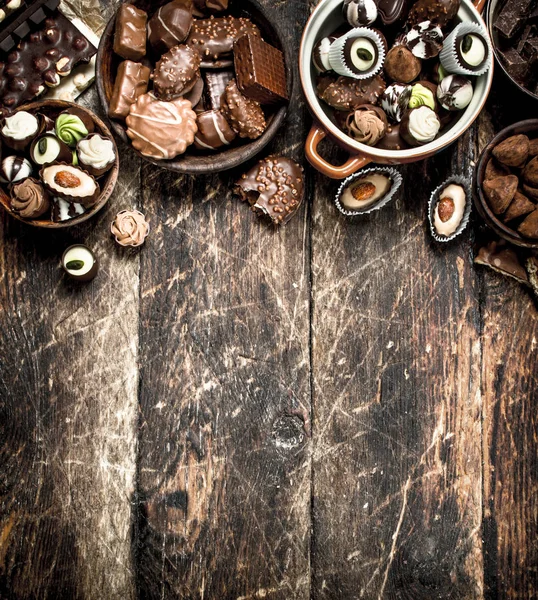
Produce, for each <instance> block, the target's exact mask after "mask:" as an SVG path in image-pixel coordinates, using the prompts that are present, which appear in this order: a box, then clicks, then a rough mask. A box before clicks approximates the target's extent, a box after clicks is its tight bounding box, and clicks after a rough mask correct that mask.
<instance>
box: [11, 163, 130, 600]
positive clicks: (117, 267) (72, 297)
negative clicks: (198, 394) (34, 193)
mask: <svg viewBox="0 0 538 600" xmlns="http://www.w3.org/2000/svg"><path fill="white" fill-rule="evenodd" d="M133 181H134V183H135V185H134V186H133ZM138 189H139V185H138V169H136V168H135V169H134V170H132V169H130V168H129V167H128V166H127V165H124V167H123V170H122V176H121V180H120V182H119V185H118V187H117V189H116V192H115V194H114V196H113V198H112V199H111V201H110V205H109V207H108V209H107V210H106V211H103V213H102V214H100V215H99V216H98V217H97V218H96V220H95V221H94V222H93V223H92V224H91V225H89V224H84V225H82V226H80V227H77V228H74V229H73V230H67V231H66V232H65V233H56V232H54V233H52V232H51V231H46V232H45V231H41V230H35V229H33V228H30V227H28V226H25V225H23V224H20V223H17V222H16V221H14V220H13V219H9V218H7V217H5V216H4V215H3V216H2V221H1V226H0V227H1V232H0V236H1V237H2V240H3V243H2V245H1V250H0V347H1V348H2V349H3V350H2V355H1V359H0V365H1V368H0V461H1V464H2V468H1V471H0V472H1V475H0V507H1V512H0V597H1V598H2V599H4V598H6V599H8V598H9V599H11V598H17V599H19V598H21V599H22V598H40V599H42V598H43V599H45V598H62V599H63V598H73V599H76V598H105V597H106V598H113V599H115V598H121V599H129V598H132V597H133V595H134V587H133V577H132V567H131V543H130V542H131V538H130V534H131V531H130V530H131V528H130V520H131V519H130V518H131V501H132V494H133V492H134V475H135V448H136V428H135V427H136V415H137V385H138V384H137V382H138V371H137V353H138V346H137V335H138V269H139V260H138V258H137V257H129V256H127V255H125V254H121V253H118V252H116V251H115V249H114V244H113V242H112V240H111V238H110V235H109V229H108V228H109V227H110V220H111V218H112V215H113V213H114V211H115V210H116V209H117V208H118V204H120V202H125V201H126V200H127V201H129V202H132V201H136V195H137V190H138ZM133 193H134V195H133ZM75 241H77V242H85V243H87V244H88V245H90V246H91V247H92V248H93V249H94V250H95V252H96V253H97V255H98V258H99V260H100V264H101V275H100V277H98V279H96V280H95V281H94V282H93V283H91V284H89V285H87V286H83V287H78V286H76V285H74V284H71V283H69V282H68V281H66V280H65V279H64V277H63V276H62V272H61V270H60V268H59V257H60V256H61V254H62V251H63V250H64V249H65V248H66V247H67V246H68V245H69V244H70V243H73V242H75Z"/></svg>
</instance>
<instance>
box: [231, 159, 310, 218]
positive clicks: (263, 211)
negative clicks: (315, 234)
mask: <svg viewBox="0 0 538 600" xmlns="http://www.w3.org/2000/svg"><path fill="white" fill-rule="evenodd" d="M234 192H235V193H236V194H237V195H238V196H240V198H241V199H242V200H245V201H248V203H249V204H250V206H251V208H252V210H253V211H254V212H256V213H257V214H258V215H265V216H267V217H269V218H270V219H271V220H272V222H273V223H274V224H275V225H284V224H285V223H287V222H288V221H289V220H290V219H291V218H292V217H293V215H294V214H295V213H296V212H297V210H298V208H299V207H300V206H301V202H302V201H303V196H304V173H303V168H302V167H301V165H299V164H297V163H296V162H295V161H294V160H292V159H291V158H287V157H285V156H269V157H267V158H265V159H263V160H260V161H259V162H258V164H257V165H255V166H254V167H253V168H252V169H251V170H250V171H249V172H248V173H245V174H244V175H243V176H242V177H241V179H240V180H239V181H238V182H237V183H236V185H235V188H234Z"/></svg>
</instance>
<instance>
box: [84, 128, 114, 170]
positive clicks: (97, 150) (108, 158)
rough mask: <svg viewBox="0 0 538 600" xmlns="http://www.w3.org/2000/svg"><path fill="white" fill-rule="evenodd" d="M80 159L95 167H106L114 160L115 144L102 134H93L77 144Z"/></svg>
mask: <svg viewBox="0 0 538 600" xmlns="http://www.w3.org/2000/svg"><path fill="white" fill-rule="evenodd" d="M77 153H78V158H79V161H80V162H81V163H83V164H85V165H89V166H90V167H93V168H94V169H104V168H105V167H106V166H107V165H109V164H111V163H113V162H114V160H115V159H116V153H115V152H114V144H113V143H112V142H111V141H110V140H108V139H106V138H104V137H101V136H100V135H91V136H89V137H87V138H86V139H85V140H81V141H80V142H79V143H78V146H77Z"/></svg>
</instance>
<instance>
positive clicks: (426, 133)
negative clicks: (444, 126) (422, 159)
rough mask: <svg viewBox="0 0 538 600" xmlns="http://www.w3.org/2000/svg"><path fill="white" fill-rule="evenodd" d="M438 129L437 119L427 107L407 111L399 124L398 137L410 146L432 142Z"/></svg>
mask: <svg viewBox="0 0 538 600" xmlns="http://www.w3.org/2000/svg"><path fill="white" fill-rule="evenodd" d="M440 129H441V122H440V120H439V117H438V116H437V115H436V114H435V112H434V111H433V110H432V109H431V108H428V107H427V106H419V107H418V108H412V109H411V110H408V111H407V112H406V113H405V115H404V116H403V119H402V121H401V123H400V135H401V136H402V137H403V139H404V140H405V141H406V142H407V143H408V144H409V145H410V146H422V145H424V144H429V143H430V142H433V140H434V139H435V138H436V137H437V134H438V133H439V130H440Z"/></svg>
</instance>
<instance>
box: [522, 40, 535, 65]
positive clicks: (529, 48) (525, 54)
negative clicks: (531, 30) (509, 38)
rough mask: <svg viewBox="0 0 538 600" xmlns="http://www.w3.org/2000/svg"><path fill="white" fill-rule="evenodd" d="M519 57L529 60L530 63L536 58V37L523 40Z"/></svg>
mask: <svg viewBox="0 0 538 600" xmlns="http://www.w3.org/2000/svg"><path fill="white" fill-rule="evenodd" d="M521 58H523V59H525V60H527V61H529V63H530V64H531V65H532V64H533V63H535V62H536V61H537V60H538V38H531V39H527V40H525V43H524V44H523V50H522V51H521Z"/></svg>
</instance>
